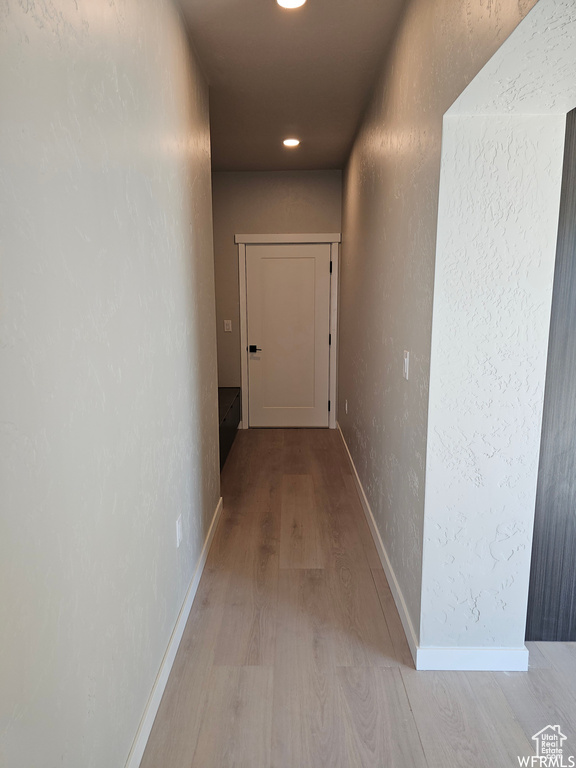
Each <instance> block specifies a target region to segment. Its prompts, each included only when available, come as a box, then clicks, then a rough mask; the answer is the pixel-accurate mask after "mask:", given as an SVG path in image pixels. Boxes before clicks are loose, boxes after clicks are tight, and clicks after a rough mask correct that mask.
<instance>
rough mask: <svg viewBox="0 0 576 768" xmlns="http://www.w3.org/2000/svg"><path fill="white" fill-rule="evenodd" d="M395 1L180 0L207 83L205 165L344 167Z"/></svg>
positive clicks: (397, 7) (400, 1) (396, 10)
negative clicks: (291, 145) (287, 143)
mask: <svg viewBox="0 0 576 768" xmlns="http://www.w3.org/2000/svg"><path fill="white" fill-rule="evenodd" d="M404 2H405V0H308V1H307V3H306V4H305V5H304V6H303V7H302V8H298V9H295V10H286V9H284V8H281V7H280V6H278V5H277V3H276V0H179V3H180V6H181V8H182V12H183V15H184V18H185V21H186V24H187V26H188V29H189V33H190V36H191V39H192V43H193V45H194V47H195V49H196V51H197V53H198V56H199V58H200V62H201V65H202V68H203V69H204V72H205V74H206V76H207V78H208V82H209V84H210V120H211V125H212V163H213V168H214V170H227V171H232V170H289V169H326V168H343V167H344V164H345V162H346V159H347V156H348V152H349V149H350V146H351V143H352V139H353V137H354V133H355V131H356V128H357V126H358V122H359V120H360V117H361V115H362V112H363V110H364V108H365V106H366V102H367V99H368V96H369V94H370V90H371V87H372V85H373V83H374V79H375V76H376V73H377V70H378V65H379V64H380V62H381V61H382V59H383V57H384V54H385V52H386V47H387V45H388V43H389V41H390V39H391V36H392V32H393V30H394V27H395V25H396V23H397V20H398V17H399V14H400V12H401V8H402V6H403V5H404ZM289 135H295V136H297V137H298V138H300V140H301V142H302V143H301V145H300V147H298V148H297V149H295V150H286V149H285V148H284V147H283V146H282V139H284V138H286V137H287V136H289Z"/></svg>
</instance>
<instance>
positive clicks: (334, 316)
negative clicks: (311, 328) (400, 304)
mask: <svg viewBox="0 0 576 768" xmlns="http://www.w3.org/2000/svg"><path fill="white" fill-rule="evenodd" d="M340 240H341V235H340V234H339V233H337V232H336V233H332V234H299V235H298V234H297V235H234V242H235V243H236V244H237V245H238V291H239V303H240V386H241V396H242V414H241V415H242V420H241V422H240V424H239V425H238V429H249V427H250V424H249V423H248V388H249V380H248V318H247V315H248V310H247V306H248V305H247V286H246V245H247V244H250V245H252V244H262V243H272V244H275V243H288V244H291V243H294V244H302V243H326V244H329V245H330V260H331V261H332V274H331V275H330V333H331V334H332V344H331V345H330V352H329V361H328V365H329V382H330V383H329V390H328V399H329V400H330V406H331V408H330V412H329V414H328V426H329V428H330V429H336V427H337V421H336V409H337V396H338V391H337V374H338V363H337V357H338V351H337V350H338V295H339V276H340V270H339V247H338V243H339V242H340Z"/></svg>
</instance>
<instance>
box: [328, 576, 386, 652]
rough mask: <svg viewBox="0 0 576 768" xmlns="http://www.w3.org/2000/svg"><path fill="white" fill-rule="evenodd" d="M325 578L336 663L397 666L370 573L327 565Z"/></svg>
mask: <svg viewBox="0 0 576 768" xmlns="http://www.w3.org/2000/svg"><path fill="white" fill-rule="evenodd" d="M326 581H327V586H328V593H329V597H328V600H329V605H330V607H331V621H330V635H331V639H332V643H333V644H334V656H335V658H336V663H337V665H338V666H343V667H344V666H346V667H360V666H372V667H395V666H398V665H399V661H398V660H397V658H396V652H395V649H394V645H393V643H392V638H391V637H390V632H389V630H388V626H387V624H386V619H385V618H384V613H383V612H382V607H381V605H380V601H379V599H378V593H377V591H376V586H375V584H374V580H373V579H372V574H371V572H370V571H369V570H365V569H359V570H352V569H350V568H336V569H333V568H330V569H328V570H327V572H326Z"/></svg>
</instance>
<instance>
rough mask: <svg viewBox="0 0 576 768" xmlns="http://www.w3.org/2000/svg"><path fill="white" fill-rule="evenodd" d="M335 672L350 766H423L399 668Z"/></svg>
mask: <svg viewBox="0 0 576 768" xmlns="http://www.w3.org/2000/svg"><path fill="white" fill-rule="evenodd" d="M336 674H337V678H338V683H339V691H340V694H341V696H342V699H343V702H344V707H343V721H342V725H341V727H343V728H344V729H345V730H346V741H347V743H348V744H349V745H350V751H351V753H352V760H350V763H349V765H358V766H363V768H364V767H365V768H381V766H387V767H389V768H408V767H409V768H425V767H426V766H427V765H428V763H427V762H426V758H425V756H424V751H423V749H422V745H421V743H420V737H419V734H418V729H417V728H416V723H415V722H414V718H413V716H412V712H411V709H410V704H409V702H408V697H407V696H406V690H405V688H404V683H403V681H402V676H401V674H400V671H399V670H397V669H370V668H368V667H360V668H353V667H347V668H341V669H338V670H337V671H336Z"/></svg>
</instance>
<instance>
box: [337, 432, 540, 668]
mask: <svg viewBox="0 0 576 768" xmlns="http://www.w3.org/2000/svg"><path fill="white" fill-rule="evenodd" d="M338 431H339V432H340V437H341V438H342V442H343V443H344V448H345V449H346V453H347V454H348V459H349V460H350V466H351V467H352V473H353V477H354V481H355V483H356V489H357V490H358V495H359V497H360V502H361V504H362V509H363V510H364V514H365V515H366V520H367V521H368V525H369V527H370V531H371V533H372V538H373V539H374V544H375V545H376V549H377V550H378V556H379V557H380V562H381V563H382V568H383V569H384V573H385V574H386V578H387V579H388V584H389V585H390V590H391V592H392V596H393V597H394V602H395V603H396V607H397V608H398V613H399V614H400V620H401V621H402V626H403V627H404V632H405V633H406V639H407V640H408V645H409V646H410V653H411V654H412V658H413V659H414V664H415V666H416V669H417V670H419V671H420V670H437V671H449V670H454V671H464V672H466V671H467V672H476V671H478V672H526V670H527V669H528V649H527V648H526V647H525V646H523V647H522V648H422V647H420V646H419V645H418V638H417V637H416V632H415V631H414V627H413V625H412V621H411V619H410V616H409V614H408V609H407V608H406V602H405V600H404V596H403V595H402V590H401V589H400V585H399V584H398V579H397V578H396V574H395V573H394V569H393V568H392V564H391V562H390V558H389V557H388V553H387V552H386V547H385V546H384V542H383V541H382V538H381V536H380V531H379V530H378V527H377V525H376V521H375V520H374V515H373V514H372V509H371V508H370V504H369V503H368V499H367V498H366V494H365V493H364V488H363V487H362V483H361V482H360V478H359V476H358V472H357V471H356V466H355V464H354V461H353V459H352V456H351V454H350V450H349V448H348V445H347V443H346V440H345V439H344V435H343V434H342V430H341V429H340V425H339V424H338Z"/></svg>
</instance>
